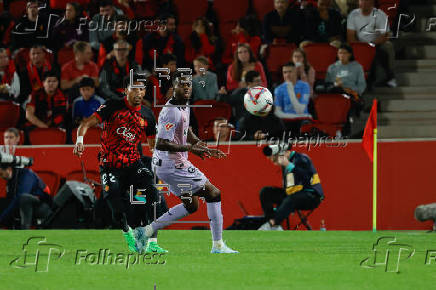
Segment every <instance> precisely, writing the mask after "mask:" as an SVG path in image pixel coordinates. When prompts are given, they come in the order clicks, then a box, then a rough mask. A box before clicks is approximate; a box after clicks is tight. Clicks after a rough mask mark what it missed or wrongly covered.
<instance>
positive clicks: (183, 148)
mask: <svg viewBox="0 0 436 290" xmlns="http://www.w3.org/2000/svg"><path fill="white" fill-rule="evenodd" d="M156 149H157V150H160V151H168V152H192V153H193V154H195V155H197V156H199V157H200V158H201V159H204V157H205V156H206V157H210V156H211V153H210V150H209V149H208V148H207V147H204V146H200V145H192V144H188V145H180V144H176V143H174V142H171V141H170V140H168V139H162V138H157V141H156Z"/></svg>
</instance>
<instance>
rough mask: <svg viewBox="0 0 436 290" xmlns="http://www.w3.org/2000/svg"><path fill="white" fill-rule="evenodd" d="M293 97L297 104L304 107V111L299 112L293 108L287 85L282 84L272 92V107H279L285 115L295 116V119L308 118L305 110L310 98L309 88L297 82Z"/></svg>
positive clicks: (285, 83) (306, 84) (307, 85)
mask: <svg viewBox="0 0 436 290" xmlns="http://www.w3.org/2000/svg"><path fill="white" fill-rule="evenodd" d="M294 92H295V96H296V98H297V99H298V103H300V104H301V105H303V106H304V110H303V111H302V112H299V111H298V110H296V108H294V106H293V104H292V102H291V99H290V97H289V93H288V83H287V82H284V83H282V84H281V85H279V86H278V87H277V88H276V89H275V90H274V105H275V106H276V107H280V108H281V110H282V111H283V113H285V114H295V117H299V116H302V117H303V116H310V115H309V112H308V110H307V105H308V104H309V98H310V86H309V84H308V83H306V82H303V81H300V80H299V81H297V82H296V83H295V85H294Z"/></svg>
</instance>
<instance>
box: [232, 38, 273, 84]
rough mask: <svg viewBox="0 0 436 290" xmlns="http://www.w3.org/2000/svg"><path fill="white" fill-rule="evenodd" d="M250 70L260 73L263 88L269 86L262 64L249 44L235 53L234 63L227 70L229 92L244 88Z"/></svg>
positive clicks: (243, 44) (242, 46) (242, 45)
mask: <svg viewBox="0 0 436 290" xmlns="http://www.w3.org/2000/svg"><path fill="white" fill-rule="evenodd" d="M250 70H255V71H257V72H259V74H260V77H261V79H262V86H263V87H267V86H268V84H267V80H266V75H265V71H264V69H263V65H262V63H260V62H259V61H257V60H256V58H255V57H254V54H253V52H252V51H251V48H250V46H249V45H248V44H246V43H241V44H239V45H238V49H237V50H236V52H235V55H234V58H233V63H232V64H231V65H230V66H229V67H228V69H227V90H229V91H232V90H234V89H237V88H241V87H244V86H245V84H244V81H243V80H244V77H245V74H246V73H247V72H248V71H250Z"/></svg>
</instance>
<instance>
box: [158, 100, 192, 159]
mask: <svg viewBox="0 0 436 290" xmlns="http://www.w3.org/2000/svg"><path fill="white" fill-rule="evenodd" d="M166 105H171V103H170V102H169V101H168V102H167V103H166ZM189 111H190V110H189V107H164V108H163V109H162V111H161V112H160V114H159V119H158V125H157V135H156V136H157V138H161V139H167V140H169V141H171V142H173V143H176V144H179V145H187V144H188V143H187V141H186V139H187V137H188V129H189ZM153 157H157V158H159V159H161V160H162V161H168V160H172V161H174V163H176V164H179V163H185V162H187V160H188V152H168V151H160V150H155V151H154V154H153Z"/></svg>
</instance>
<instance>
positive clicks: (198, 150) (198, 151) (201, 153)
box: [189, 144, 211, 160]
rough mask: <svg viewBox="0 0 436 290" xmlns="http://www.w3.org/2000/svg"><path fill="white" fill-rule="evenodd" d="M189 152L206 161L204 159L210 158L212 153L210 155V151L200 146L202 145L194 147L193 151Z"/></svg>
mask: <svg viewBox="0 0 436 290" xmlns="http://www.w3.org/2000/svg"><path fill="white" fill-rule="evenodd" d="M189 152H192V153H193V154H195V155H197V156H198V157H200V158H201V159H203V160H204V157H210V156H211V153H210V149H209V148H207V147H205V146H200V145H197V144H196V145H192V147H191V149H190V150H189Z"/></svg>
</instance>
